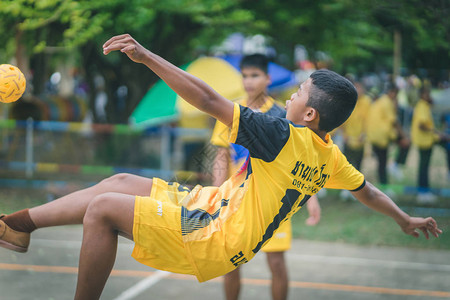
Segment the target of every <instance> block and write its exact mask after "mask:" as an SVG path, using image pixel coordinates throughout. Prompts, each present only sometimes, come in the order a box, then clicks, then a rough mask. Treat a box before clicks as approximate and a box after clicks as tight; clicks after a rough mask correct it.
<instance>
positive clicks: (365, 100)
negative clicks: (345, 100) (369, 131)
mask: <svg viewBox="0 0 450 300" xmlns="http://www.w3.org/2000/svg"><path fill="white" fill-rule="evenodd" d="M371 103H372V100H371V99H370V97H369V96H367V95H360V97H359V98H358V101H356V106H355V109H354V110H353V112H352V114H351V115H350V117H349V118H348V119H347V121H345V123H344V124H343V125H342V129H343V131H344V137H345V138H346V139H347V145H348V146H349V147H350V148H351V149H361V148H362V147H364V139H363V138H362V137H363V135H364V134H365V133H366V127H367V125H366V123H367V115H368V114H369V109H370V105H371Z"/></svg>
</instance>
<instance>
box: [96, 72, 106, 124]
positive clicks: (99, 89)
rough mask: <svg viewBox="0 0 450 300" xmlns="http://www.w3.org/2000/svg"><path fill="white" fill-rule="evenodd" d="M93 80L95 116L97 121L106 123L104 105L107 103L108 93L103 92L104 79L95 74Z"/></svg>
mask: <svg viewBox="0 0 450 300" xmlns="http://www.w3.org/2000/svg"><path fill="white" fill-rule="evenodd" d="M94 82H95V90H96V92H95V117H96V120H97V123H106V122H107V116H106V105H107V104H108V95H107V94H106V92H105V79H104V78H103V77H102V76H100V75H97V76H95V78H94Z"/></svg>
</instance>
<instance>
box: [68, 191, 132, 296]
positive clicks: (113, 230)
mask: <svg viewBox="0 0 450 300" xmlns="http://www.w3.org/2000/svg"><path fill="white" fill-rule="evenodd" d="M134 202H135V197H134V196H131V195H125V194H119V193H105V194H101V195H99V196H97V197H95V198H94V199H93V200H92V201H91V202H90V203H89V205H88V208H87V210H86V214H85V216H84V219H83V243H82V246H81V252H80V262H79V270H78V283H77V290H76V295H75V299H83V300H85V299H99V298H100V295H101V293H102V291H103V288H104V286H105V283H106V280H107V279H108V277H109V274H110V273H111V269H112V267H113V265H114V261H115V258H116V251H117V235H118V234H121V235H123V236H125V237H127V238H129V239H133V219H134Z"/></svg>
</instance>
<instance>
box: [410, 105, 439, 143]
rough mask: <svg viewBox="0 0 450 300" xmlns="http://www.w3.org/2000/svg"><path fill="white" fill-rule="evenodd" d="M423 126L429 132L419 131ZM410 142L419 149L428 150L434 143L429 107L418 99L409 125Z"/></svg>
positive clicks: (434, 135) (432, 123)
mask: <svg viewBox="0 0 450 300" xmlns="http://www.w3.org/2000/svg"><path fill="white" fill-rule="evenodd" d="M421 124H423V125H424V126H425V127H426V128H427V129H429V131H424V130H422V129H420V125H421ZM411 141H412V143H413V144H414V145H416V146H417V147H419V148H421V149H429V148H431V147H432V146H433V144H434V142H435V141H436V134H435V133H434V122H433V115H432V114H431V105H430V103H428V102H427V101H425V100H422V99H420V100H419V102H417V104H416V107H415V108H414V114H413V119H412V125H411Z"/></svg>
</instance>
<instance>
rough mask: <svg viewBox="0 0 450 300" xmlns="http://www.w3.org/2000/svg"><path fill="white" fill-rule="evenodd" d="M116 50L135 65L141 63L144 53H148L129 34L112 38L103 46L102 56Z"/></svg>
mask: <svg viewBox="0 0 450 300" xmlns="http://www.w3.org/2000/svg"><path fill="white" fill-rule="evenodd" d="M116 50H120V51H121V52H123V53H125V54H126V55H127V56H128V57H129V58H130V59H131V60H132V61H134V62H137V63H143V60H144V58H145V53H146V52H148V50H147V49H145V48H144V47H142V46H141V45H140V44H139V43H138V42H136V40H135V39H133V38H132V37H131V36H130V35H129V34H122V35H117V36H114V37H112V38H110V39H109V40H108V41H107V42H106V43H104V44H103V54H105V55H107V54H108V53H109V52H111V51H116Z"/></svg>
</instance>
